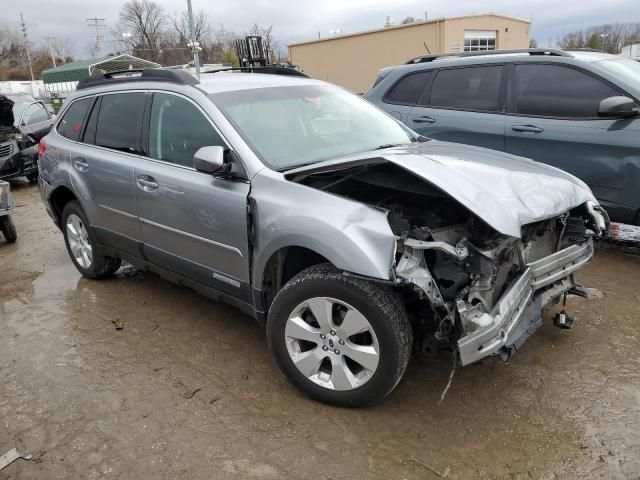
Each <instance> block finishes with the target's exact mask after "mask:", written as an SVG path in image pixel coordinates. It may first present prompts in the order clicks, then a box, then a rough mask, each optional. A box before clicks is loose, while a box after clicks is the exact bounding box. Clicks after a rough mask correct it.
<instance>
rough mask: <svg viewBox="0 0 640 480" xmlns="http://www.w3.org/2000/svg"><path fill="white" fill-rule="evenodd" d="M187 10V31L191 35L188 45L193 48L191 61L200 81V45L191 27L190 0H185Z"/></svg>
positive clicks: (191, 10)
mask: <svg viewBox="0 0 640 480" xmlns="http://www.w3.org/2000/svg"><path fill="white" fill-rule="evenodd" d="M187 10H188V13H189V31H190V37H191V45H190V47H191V48H192V50H193V62H194V63H195V66H196V78H197V79H198V81H200V52H199V51H198V50H199V49H200V45H199V44H198V42H196V33H195V29H194V28H193V9H192V8H191V0H187Z"/></svg>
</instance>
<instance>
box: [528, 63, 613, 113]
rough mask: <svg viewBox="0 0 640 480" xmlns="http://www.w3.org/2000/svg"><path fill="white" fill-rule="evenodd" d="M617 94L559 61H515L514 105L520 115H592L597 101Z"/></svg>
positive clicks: (595, 79)
mask: <svg viewBox="0 0 640 480" xmlns="http://www.w3.org/2000/svg"><path fill="white" fill-rule="evenodd" d="M616 95H620V93H618V92H617V91H616V90H615V89H614V88H613V87H611V86H609V85H608V84H606V83H605V82H604V81H602V80H599V79H597V78H595V77H593V76H591V75H588V74H586V73H584V72H582V71H580V70H577V69H575V68H570V67H564V66H561V65H545V64H543V65H540V64H531V65H516V108H517V113H519V114H521V115H530V116H543V117H561V118H593V117H597V116H598V111H599V109H600V102H601V101H602V100H604V99H605V98H609V97H613V96H616Z"/></svg>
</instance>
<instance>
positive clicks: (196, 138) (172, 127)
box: [149, 93, 226, 167]
mask: <svg viewBox="0 0 640 480" xmlns="http://www.w3.org/2000/svg"><path fill="white" fill-rule="evenodd" d="M216 145H219V146H222V147H225V146H226V145H225V144H224V142H223V141H222V138H220V135H218V133H217V132H216V131H215V129H214V128H213V127H212V126H211V123H210V122H209V121H208V120H207V119H206V118H205V116H204V115H203V114H202V112H200V110H199V109H198V108H197V107H196V106H195V105H194V104H193V103H191V102H189V101H188V100H185V99H184V98H180V97H178V96H176V95H167V94H164V93H156V94H154V95H153V103H152V105H151V125H150V128H149V156H150V157H151V158H155V159H158V160H164V161H165V162H171V163H175V164H177V165H182V166H186V167H193V155H194V154H195V153H196V152H197V151H198V149H199V148H201V147H207V146H216Z"/></svg>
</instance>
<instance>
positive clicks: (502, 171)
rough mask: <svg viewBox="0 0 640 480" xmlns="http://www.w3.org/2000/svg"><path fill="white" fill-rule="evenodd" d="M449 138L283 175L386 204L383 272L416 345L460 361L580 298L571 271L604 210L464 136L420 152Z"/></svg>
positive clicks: (522, 336) (574, 186) (584, 190)
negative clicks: (390, 244) (390, 251)
mask: <svg viewBox="0 0 640 480" xmlns="http://www.w3.org/2000/svg"><path fill="white" fill-rule="evenodd" d="M450 145H452V144H448V145H445V144H442V143H435V144H434V145H433V146H431V147H429V146H426V147H422V146H419V147H415V148H414V147H412V149H411V150H409V151H406V152H405V151H399V150H395V151H393V152H392V153H390V154H389V155H388V156H386V157H373V158H372V157H369V158H368V159H367V158H356V159H354V160H351V159H349V160H348V161H347V160H343V161H341V162H340V163H331V164H328V165H322V166H315V167H312V168H302V169H298V170H296V171H293V172H291V173H289V175H288V178H290V179H291V180H293V181H295V182H298V183H303V184H305V185H307V186H310V187H313V188H316V189H318V190H323V191H326V192H328V193H332V194H334V195H339V196H342V197H347V198H350V199H353V200H356V201H359V202H362V203H364V204H367V205H369V206H372V207H374V208H377V209H381V210H383V211H385V212H387V219H388V222H389V226H390V227H391V231H392V232H393V235H394V236H395V240H396V256H395V259H394V262H393V267H392V272H391V275H390V280H391V281H392V282H394V284H395V285H396V287H397V288H398V290H399V291H400V292H401V293H402V294H403V295H404V296H405V301H406V304H407V310H408V311H409V314H410V316H411V317H412V322H413V324H414V331H417V332H420V333H418V335H416V337H417V338H421V339H422V342H421V350H422V352H423V353H425V354H428V353H431V352H434V351H436V350H440V349H447V350H452V351H457V352H458V353H459V358H460V362H461V363H462V364H463V365H468V364H470V363H473V362H476V361H478V360H481V359H482V358H484V357H487V356H489V355H496V354H499V355H501V356H502V358H503V359H507V358H509V356H510V355H511V354H512V353H513V352H514V351H515V350H517V349H518V348H519V347H520V346H521V345H522V343H523V342H524V341H525V340H526V339H527V338H528V337H529V336H530V335H531V334H532V333H533V332H534V331H535V330H536V329H537V328H538V327H539V326H540V325H541V323H542V311H543V309H544V308H545V307H547V306H549V305H551V304H553V303H554V302H557V301H558V300H559V299H560V298H561V297H562V295H563V294H566V293H567V292H570V291H573V292H576V293H582V294H583V296H584V290H581V289H580V288H579V286H578V285H577V284H576V282H575V279H574V272H576V270H578V269H579V268H581V267H582V266H583V265H584V264H585V263H586V262H588V261H589V260H590V259H591V257H592V256H593V238H594V237H598V236H601V235H603V234H604V233H605V232H606V230H607V229H608V217H607V215H606V212H604V210H602V209H601V207H600V206H598V205H597V202H596V201H595V199H594V198H593V195H592V194H591V192H590V190H589V189H588V187H586V185H584V184H583V183H581V182H580V181H579V180H577V179H575V177H571V176H570V175H568V174H566V173H564V172H561V171H559V170H557V169H552V168H550V167H547V166H544V165H540V164H535V163H534V162H531V161H528V160H526V159H520V158H518V157H511V156H505V157H504V158H502V157H500V156H499V155H500V154H498V153H496V152H489V151H487V150H484V149H470V148H467V147H460V146H458V147H456V148H457V149H458V151H457V152H456V153H457V155H456V156H455V157H453V156H451V157H445V156H443V155H439V156H438V157H437V158H435V159H434V157H435V156H430V155H428V154H427V153H428V152H429V150H428V149H430V150H431V152H441V151H443V150H446V149H449V150H450V149H451V148H452V147H451V146H450ZM445 147H446V148H445ZM417 148H420V149H422V150H421V151H420V152H419V153H420V155H416V151H415V150H416V149H417ZM466 157H473V158H474V159H477V158H478V157H480V160H474V161H468V160H466ZM479 179H480V180H483V181H479ZM492 179H493V182H492ZM356 273H357V272H356ZM565 326H567V323H566V322H565Z"/></svg>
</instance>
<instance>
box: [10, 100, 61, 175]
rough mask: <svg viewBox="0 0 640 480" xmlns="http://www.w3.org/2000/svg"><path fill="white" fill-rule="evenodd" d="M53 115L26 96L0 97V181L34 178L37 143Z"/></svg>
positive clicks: (36, 172) (49, 127)
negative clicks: (14, 178) (15, 178)
mask: <svg viewBox="0 0 640 480" xmlns="http://www.w3.org/2000/svg"><path fill="white" fill-rule="evenodd" d="M54 118H55V117H54V115H53V114H51V113H50V112H49V111H48V110H47V108H46V106H45V104H44V103H43V102H41V101H37V100H34V99H33V98H32V97H30V96H28V95H0V179H7V178H12V177H20V176H25V177H27V178H28V179H29V181H31V182H36V181H37V179H38V164H37V150H38V142H39V141H40V139H41V138H42V137H44V136H45V135H46V134H47V133H49V131H50V130H51V126H52V125H53V121H54Z"/></svg>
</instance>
